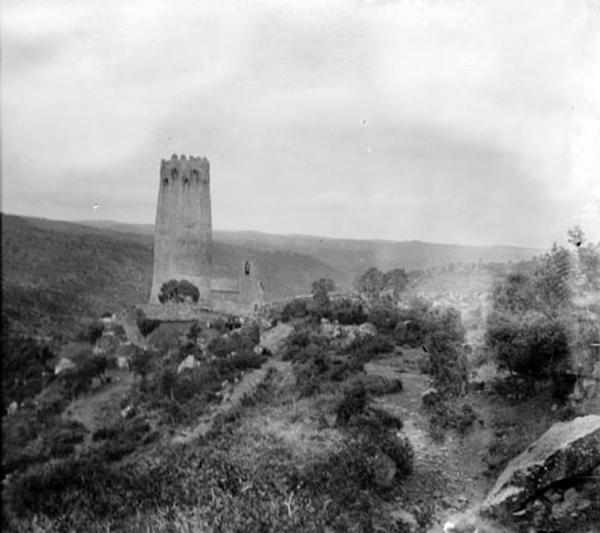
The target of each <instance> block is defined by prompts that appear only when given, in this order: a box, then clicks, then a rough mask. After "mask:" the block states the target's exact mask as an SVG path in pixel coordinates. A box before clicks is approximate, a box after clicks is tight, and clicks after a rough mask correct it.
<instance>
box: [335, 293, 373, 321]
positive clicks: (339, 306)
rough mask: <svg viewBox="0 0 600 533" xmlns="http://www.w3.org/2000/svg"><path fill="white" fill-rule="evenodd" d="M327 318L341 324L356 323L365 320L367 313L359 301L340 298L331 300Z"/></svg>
mask: <svg viewBox="0 0 600 533" xmlns="http://www.w3.org/2000/svg"><path fill="white" fill-rule="evenodd" d="M329 318H330V320H336V321H337V322H339V323H340V324H343V325H358V324H364V323H365V322H366V321H367V314H366V313H365V311H364V308H363V306H362V304H361V303H359V302H354V301H352V300H350V299H348V298H342V299H340V300H334V301H332V302H331V304H330V310H329Z"/></svg>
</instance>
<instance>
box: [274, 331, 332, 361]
mask: <svg viewBox="0 0 600 533" xmlns="http://www.w3.org/2000/svg"><path fill="white" fill-rule="evenodd" d="M328 348H329V338H328V337H326V336H324V335H321V334H320V333H317V332H315V331H314V330H313V329H311V328H310V327H308V326H306V325H301V326H300V325H299V326H296V327H295V328H294V331H292V333H291V334H290V335H289V336H288V338H287V340H286V342H285V349H284V353H283V357H282V358H283V360H284V361H292V362H295V363H301V362H305V361H309V360H310V359H312V358H313V357H315V356H316V355H318V354H320V353H322V352H324V351H326V350H327V349H328Z"/></svg>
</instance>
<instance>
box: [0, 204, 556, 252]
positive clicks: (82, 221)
mask: <svg viewBox="0 0 600 533" xmlns="http://www.w3.org/2000/svg"><path fill="white" fill-rule="evenodd" d="M0 214H3V215H9V216H17V217H21V218H33V219H38V220H49V221H53V222H66V223H68V224H76V225H80V226H87V227H94V226H93V225H94V224H97V223H105V224H122V225H126V226H148V227H149V228H154V226H155V224H154V223H152V222H123V221H120V220H113V219H99V220H94V219H74V220H66V219H58V218H49V217H41V216H32V215H23V214H19V213H14V212H13V213H9V212H6V211H4V210H2V209H0ZM96 227H97V226H96ZM106 229H107V230H109V231H121V232H124V231H123V230H120V229H118V228H106ZM213 232H223V233H226V232H229V233H255V234H260V235H270V236H276V237H299V238H311V239H321V240H328V241H354V242H373V243H389V244H402V243H419V244H428V245H436V246H461V247H466V248H515V249H520V250H535V251H546V250H548V249H549V248H550V247H551V245H549V246H547V247H542V246H523V245H517V244H460V243H456V242H452V243H450V242H434V241H425V240H422V239H404V240H395V239H385V238H376V237H373V238H360V237H331V236H326V235H316V234H311V233H273V232H266V231H262V230H255V229H237V230H236V229H222V228H213Z"/></svg>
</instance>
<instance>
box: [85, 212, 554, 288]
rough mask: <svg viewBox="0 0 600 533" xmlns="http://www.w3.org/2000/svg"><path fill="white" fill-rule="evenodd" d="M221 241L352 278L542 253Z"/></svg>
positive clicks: (225, 236)
mask: <svg viewBox="0 0 600 533" xmlns="http://www.w3.org/2000/svg"><path fill="white" fill-rule="evenodd" d="M81 223H82V224H86V225H90V226H93V227H101V228H104V229H113V230H118V231H123V232H137V233H139V234H141V235H147V236H150V235H152V233H153V231H154V229H153V226H152V224H124V223H120V222H112V221H84V222H81ZM215 239H216V240H217V241H219V242H223V243H227V244H232V245H236V246H247V247H251V248H253V249H256V250H273V251H274V250H285V251H289V252H296V253H300V254H304V255H310V256H312V257H315V258H317V259H319V260H320V261H323V262H324V263H327V264H328V265H330V266H331V267H333V268H335V269H337V270H340V271H342V272H344V273H345V274H346V276H347V277H348V278H349V279H354V278H355V277H356V275H358V274H361V273H362V272H364V271H365V270H367V269H368V268H369V267H371V266H376V267H378V268H379V269H380V270H384V271H387V270H391V269H393V268H406V269H408V270H421V269H426V268H430V267H433V266H436V265H441V264H446V263H477V262H479V261H482V262H484V263H485V262H508V261H512V262H518V261H523V260H528V259H531V258H532V257H533V256H535V255H538V254H540V253H542V252H543V250H541V249H536V248H522V247H518V246H462V245H457V244H437V243H428V242H421V241H405V242H394V241H383V240H381V241H380V240H358V239H356V240H355V239H330V238H325V237H314V236H309V235H273V234H268V233H260V232H255V231H215Z"/></svg>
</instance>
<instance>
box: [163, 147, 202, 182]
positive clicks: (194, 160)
mask: <svg viewBox="0 0 600 533" xmlns="http://www.w3.org/2000/svg"><path fill="white" fill-rule="evenodd" d="M160 183H161V186H168V185H172V184H175V183H182V184H183V185H187V184H208V183H210V163H209V161H208V159H206V157H193V156H189V157H186V156H185V155H182V156H180V157H177V155H176V154H173V155H172V156H171V159H167V160H165V159H162V160H161V162H160Z"/></svg>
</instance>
